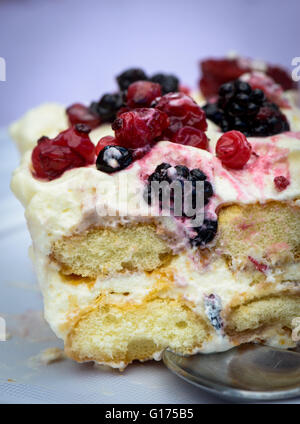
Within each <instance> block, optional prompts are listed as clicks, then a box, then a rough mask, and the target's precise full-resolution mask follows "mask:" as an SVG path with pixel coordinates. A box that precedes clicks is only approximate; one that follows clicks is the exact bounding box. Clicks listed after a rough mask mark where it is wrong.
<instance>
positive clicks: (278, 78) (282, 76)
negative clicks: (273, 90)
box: [267, 65, 297, 90]
mask: <svg viewBox="0 0 300 424" xmlns="http://www.w3.org/2000/svg"><path fill="white" fill-rule="evenodd" d="M267 75H269V76H270V77H271V78H273V80H274V81H275V82H277V84H280V85H281V87H282V88H283V89H284V90H292V89H293V88H297V83H296V82H295V81H293V80H292V78H291V77H290V75H289V74H288V72H287V71H286V70H285V69H283V68H281V67H280V66H271V65H268V68H267Z"/></svg>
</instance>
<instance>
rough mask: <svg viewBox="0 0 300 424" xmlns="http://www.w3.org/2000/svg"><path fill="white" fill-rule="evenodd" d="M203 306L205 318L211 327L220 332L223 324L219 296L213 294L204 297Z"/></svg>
mask: <svg viewBox="0 0 300 424" xmlns="http://www.w3.org/2000/svg"><path fill="white" fill-rule="evenodd" d="M204 306H205V313H206V315H207V318H208V319H209V321H210V322H211V325H212V326H213V327H214V328H215V330H216V331H220V330H222V328H223V326H224V322H223V319H222V317H221V311H222V304H221V299H220V298H219V296H217V295H215V294H213V293H212V294H210V295H209V296H206V295H205V297H204Z"/></svg>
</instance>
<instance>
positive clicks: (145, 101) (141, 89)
mask: <svg viewBox="0 0 300 424" xmlns="http://www.w3.org/2000/svg"><path fill="white" fill-rule="evenodd" d="M160 96H161V86H160V84H157V83H155V82H150V81H136V82H134V83H132V84H130V86H129V87H128V91H127V105H128V106H129V107H131V108H136V107H149V106H150V105H151V103H152V102H153V100H154V99H156V97H160Z"/></svg>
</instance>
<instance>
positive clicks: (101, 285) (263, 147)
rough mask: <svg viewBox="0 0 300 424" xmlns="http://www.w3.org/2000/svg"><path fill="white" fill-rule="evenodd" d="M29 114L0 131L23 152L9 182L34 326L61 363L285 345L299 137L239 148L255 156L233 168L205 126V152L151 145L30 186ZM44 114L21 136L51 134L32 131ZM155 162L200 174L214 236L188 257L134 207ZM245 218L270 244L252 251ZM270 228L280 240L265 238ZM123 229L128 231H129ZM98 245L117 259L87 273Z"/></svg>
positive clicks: (295, 295)
mask: <svg viewBox="0 0 300 424" xmlns="http://www.w3.org/2000/svg"><path fill="white" fill-rule="evenodd" d="M35 113H37V112H35ZM35 113H32V114H31V115H30V114H29V115H27V118H26V119H27V122H26V124H24V121H20V122H19V123H18V124H14V127H13V128H14V130H12V134H13V136H15V137H16V138H17V139H18V140H21V141H20V143H21V144H22V143H24V146H25V145H27V147H24V148H23V147H21V148H20V150H21V151H25V150H27V152H25V153H24V155H23V156H22V159H21V164H20V166H19V167H18V168H17V169H16V171H15V172H14V175H13V179H12V184H11V186H12V189H13V191H14V193H15V194H16V196H17V197H18V198H19V199H20V201H21V202H22V203H23V205H24V207H25V214H26V219H27V222H28V227H29V230H30V233H31V237H32V241H33V248H32V251H31V256H32V259H33V262H34V265H35V269H36V272H37V276H38V280H39V283H40V286H41V289H42V292H43V296H44V303H45V316H46V319H47V321H48V322H49V324H50V325H51V327H52V329H53V330H54V331H55V333H56V334H57V335H58V336H59V337H61V338H63V339H64V340H65V343H66V351H67V353H68V354H69V355H70V356H71V357H73V358H75V359H76V360H78V361H85V360H95V361H97V362H100V363H106V364H109V365H111V366H115V367H119V368H123V367H124V366H126V365H127V364H128V363H130V362H131V361H132V360H134V359H139V360H146V359H150V358H154V359H159V358H160V355H161V352H162V351H163V350H164V349H165V348H166V347H170V348H171V349H173V350H174V351H176V352H180V353H195V352H198V351H202V352H213V351H219V350H225V349H228V348H230V347H231V346H234V345H237V344H240V343H243V342H245V341H251V340H256V341H265V342H268V343H273V344H274V343H275V342H276V344H277V345H279V346H283V347H288V346H292V345H293V341H292V340H291V337H290V329H291V321H292V319H293V318H295V317H296V316H298V315H299V314H300V300H299V287H300V263H299V244H300V240H299V239H300V229H299V226H297V225H298V223H299V222H300V219H299V217H300V212H299V211H300V200H299V199H300V133H297V132H289V133H284V134H279V135H276V136H272V137H267V138H263V139H260V138H249V142H250V143H251V145H252V148H253V151H254V152H255V155H253V156H252V158H251V159H250V161H249V162H248V163H247V165H246V166H245V167H244V169H243V170H240V171H233V170H228V169H226V168H224V167H223V166H222V164H221V162H220V161H219V160H218V159H217V158H216V156H215V144H216V142H217V139H218V138H219V136H220V132H219V131H218V130H217V127H216V126H214V124H209V130H208V136H209V138H210V152H207V151H204V150H200V149H196V148H193V147H189V146H182V145H178V144H174V143H170V142H167V141H162V142H159V143H157V144H156V145H155V146H154V147H153V148H152V150H151V151H150V152H149V153H148V154H147V155H146V156H145V157H144V158H143V159H141V160H139V161H136V162H134V163H133V164H132V165H131V166H130V167H129V168H127V169H125V170H123V171H120V172H118V173H115V174H111V175H109V174H106V173H103V172H100V171H98V170H97V169H96V167H95V166H89V167H84V168H77V169H72V170H70V171H67V172H65V173H64V174H63V175H62V176H61V177H60V178H58V179H56V180H53V181H41V180H38V179H36V178H34V177H33V176H32V173H31V149H32V148H33V147H34V145H35V142H36V140H35V142H34V143H33V133H32V135H31V136H30V135H29V136H28V138H27V140H29V138H30V137H32V138H31V140H32V141H31V143H32V145H31V147H28V146H29V144H30V143H27V141H24V140H25V138H24V139H23V141H22V134H26V128H27V127H28V128H30V127H31V125H30V120H32V121H35V118H36V117H37V115H35ZM38 113H39V112H38ZM46 115H47V114H45V115H43V114H42V115H39V116H44V118H42V117H41V121H40V124H41V127H42V126H43V128H41V127H40V128H39V130H38V131H37V132H36V133H34V137H35V138H38V137H39V136H40V135H49V134H51V135H53V134H54V135H55V134H56V132H59V131H60V128H58V126H55V127H54V126H53V127H52V128H51V131H52V130H53V132H52V133H51V132H49V133H48V134H47V133H46V130H47V125H48V124H49V123H50V121H48V116H46ZM43 119H44V124H43V125H42V121H43ZM62 121H63V120H62ZM50 126H51V125H50ZM23 127H25V129H24V130H23ZM32 127H34V124H32ZM49 128H50V127H49ZM62 129H64V128H62ZM111 134H112V132H111V128H110V126H108V125H107V126H106V125H103V126H100V127H99V128H98V129H96V130H94V131H92V133H91V134H90V137H91V139H92V141H93V142H94V143H96V142H97V141H98V140H99V138H100V137H102V136H104V135H111ZM26 137H27V136H26ZM161 162H168V163H170V164H171V165H176V164H181V165H186V166H187V167H188V168H190V169H192V168H200V169H201V170H203V172H205V174H206V175H207V177H208V179H209V181H210V182H211V183H212V185H213V189H214V194H215V195H214V197H213V198H212V200H211V201H210V203H209V205H208V207H207V214H208V215H209V216H210V217H212V218H213V217H216V216H217V215H218V216H219V220H220V222H219V231H220V232H219V236H218V235H217V237H216V239H215V240H214V241H213V242H212V243H210V244H209V245H208V247H207V249H195V248H191V247H190V246H189V245H188V244H187V243H186V242H184V238H183V233H184V228H182V225H181V224H180V223H179V222H177V221H176V220H175V219H174V218H173V217H168V216H166V217H163V216H157V215H158V213H157V210H156V209H155V207H154V206H153V207H151V208H150V207H149V206H148V204H147V203H146V202H145V201H144V199H143V193H144V188H145V180H146V177H147V176H148V175H149V174H151V173H152V172H153V171H154V170H155V168H156V166H157V165H159V164H160V163H161ZM278 175H283V176H286V177H288V179H289V181H290V184H289V186H288V187H287V188H286V189H285V190H284V191H281V192H279V191H277V190H276V187H275V186H274V177H276V176H278ZM114 188H116V189H114ZM128 188H130V190H128ZM247 205H248V206H247ZM236 208H237V209H236ZM243 208H246V209H245V211H247V210H248V212H249V211H251V213H252V215H251V213H250V214H249V213H248V212H247V213H245V212H244V209H243ZM247 208H249V209H247ZM251 208H253V209H251ZM255 208H257V209H255ZM264 208H265V209H264ZM268 217H270V220H268ZM255 219H256V220H257V222H258V220H264V219H265V220H266V226H265V228H267V229H268V231H270V232H272V229H273V228H274V236H273V237H274V243H272V234H271V235H269V239H270V240H271V241H270V242H268V243H265V244H264V240H263V238H262V237H259V235H257V234H255V227H254V228H253V231H252V230H251V223H253V222H255ZM284 219H285V220H286V221H287V222H286V231H285V232H284V231H283V232H278V231H277V230H276V226H277V225H283V224H284V223H285V220H284ZM236 223H237V225H239V226H240V228H239V230H236V233H235V234H234V233H233V232H231V231H230V227H231V226H232V225H235V224H236ZM249 225H250V228H249ZM257 225H258V224H257ZM131 226H133V227H134V228H135V230H134V231H132V232H131V233H130V232H128V228H130V227H131ZM263 230H264V226H263V225H261V228H260V229H259V231H260V232H261V231H263ZM110 231H111V232H110ZM118 231H119V232H120V234H121V235H120V237H119V240H120V243H119V245H118V238H117V232H118ZM243 236H245V237H244V245H245V246H246V248H245V250H244V251H242V250H243V249H242V247H243V242H241V244H240V245H239V244H238V242H237V243H235V244H234V240H231V237H236V238H239V237H240V239H241V240H243ZM122 237H124V239H122ZM127 239H129V242H128V243H126V240H127ZM109 240H111V243H112V246H109V247H112V250H111V253H110V255H111V257H113V254H114V250H117V249H119V253H118V255H116V256H118V257H119V258H122V261H120V262H119V263H117V261H114V262H111V265H110V266H109V267H108V269H105V267H104V266H102V265H101V266H99V267H97V266H96V265H95V263H96V262H97V255H98V258H99V260H98V262H99V264H102V263H105V261H106V262H107V259H105V254H104V248H105V245H108V243H109ZM247 243H249V250H247ZM151 247H152V252H151ZM147 249H148V250H147ZM107 250H108V249H107ZM143 251H145V252H146V254H147V256H148V258H149V260H148V261H146V260H145V257H144V258H143ZM89 252H90V258H91V257H92V256H93V258H94V259H93V261H90V259H89ZM155 253H157V255H156V256H155ZM283 253H284V254H283ZM75 254H76V255H78V256H77V259H76V267H75V265H74V263H75V262H74V261H73V262H72V255H75ZM83 254H84V256H83ZM103 256H104V261H102V262H101V260H102V259H101V258H102V257H103ZM249 256H250V257H251V258H252V259H253V260H249V258H248V257H249ZM82 257H83V260H82V263H81V262H80V261H81V259H82ZM139 257H140V259H139ZM150 259H151V260H150ZM84 261H86V262H88V261H90V262H91V265H90V266H84V265H85V264H84ZM261 264H263V265H264V266H265V267H266V268H265V267H263V268H262V269H263V272H262V270H260V269H259V266H260V265H261ZM86 265H88V264H86ZM94 269H96V274H94V273H93V270H94ZM74 271H76V272H74ZM218 308H219V309H220V310H219V311H218Z"/></svg>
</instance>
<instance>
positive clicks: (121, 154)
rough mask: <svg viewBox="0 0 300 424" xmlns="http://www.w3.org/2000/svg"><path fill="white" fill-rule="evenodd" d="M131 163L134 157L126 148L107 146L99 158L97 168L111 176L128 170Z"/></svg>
mask: <svg viewBox="0 0 300 424" xmlns="http://www.w3.org/2000/svg"><path fill="white" fill-rule="evenodd" d="M131 162H132V155H131V153H130V151H129V150H128V149H126V148H125V147H121V146H106V147H104V149H102V150H101V151H100V153H99V155H98V157H97V161H96V167H97V169H98V170H99V171H102V172H106V173H108V174H111V173H112V172H116V171H120V170H121V169H124V168H127V166H129V165H130V164H131Z"/></svg>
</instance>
